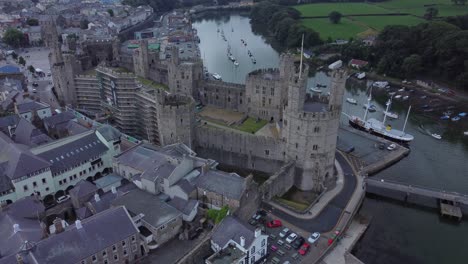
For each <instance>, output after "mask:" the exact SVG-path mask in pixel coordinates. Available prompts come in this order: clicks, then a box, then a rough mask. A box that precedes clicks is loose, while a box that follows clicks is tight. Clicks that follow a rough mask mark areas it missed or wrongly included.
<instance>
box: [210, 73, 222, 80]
mask: <svg viewBox="0 0 468 264" xmlns="http://www.w3.org/2000/svg"><path fill="white" fill-rule="evenodd" d="M212 76H213V78H214V79H215V80H221V75H219V74H217V73H214V74H213V75H212Z"/></svg>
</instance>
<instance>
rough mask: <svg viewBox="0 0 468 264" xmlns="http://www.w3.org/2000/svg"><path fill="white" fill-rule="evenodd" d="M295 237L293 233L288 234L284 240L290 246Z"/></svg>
mask: <svg viewBox="0 0 468 264" xmlns="http://www.w3.org/2000/svg"><path fill="white" fill-rule="evenodd" d="M296 238H297V235H296V234H295V233H291V234H289V236H288V237H287V238H286V242H288V243H289V244H291V243H292V242H293V241H294V240H296Z"/></svg>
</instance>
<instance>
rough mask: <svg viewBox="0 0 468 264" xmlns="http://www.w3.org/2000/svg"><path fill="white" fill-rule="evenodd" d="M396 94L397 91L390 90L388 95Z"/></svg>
mask: <svg viewBox="0 0 468 264" xmlns="http://www.w3.org/2000/svg"><path fill="white" fill-rule="evenodd" d="M395 94H396V92H389V93H388V95H392V96H393V95H395Z"/></svg>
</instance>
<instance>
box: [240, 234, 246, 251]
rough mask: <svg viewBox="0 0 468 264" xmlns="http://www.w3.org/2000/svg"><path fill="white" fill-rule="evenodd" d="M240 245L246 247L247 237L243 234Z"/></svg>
mask: <svg viewBox="0 0 468 264" xmlns="http://www.w3.org/2000/svg"><path fill="white" fill-rule="evenodd" d="M240 246H241V247H243V248H245V237H243V236H241V237H240Z"/></svg>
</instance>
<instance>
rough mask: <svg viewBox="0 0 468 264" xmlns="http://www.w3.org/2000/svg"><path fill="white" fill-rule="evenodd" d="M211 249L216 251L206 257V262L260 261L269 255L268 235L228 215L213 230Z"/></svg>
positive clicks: (243, 263)
mask: <svg viewBox="0 0 468 264" xmlns="http://www.w3.org/2000/svg"><path fill="white" fill-rule="evenodd" d="M211 249H212V250H213V251H214V252H215V253H214V254H213V255H211V256H210V257H209V258H207V259H206V261H205V263H206V264H224V263H230V264H253V263H260V262H261V261H262V260H263V259H265V257H266V256H267V251H268V236H267V235H265V234H262V231H261V230H260V229H253V227H251V226H247V225H246V224H244V223H243V222H241V220H239V219H237V218H235V217H232V216H227V217H226V218H225V219H224V220H223V221H222V222H221V224H220V225H219V226H218V227H216V230H215V231H214V232H213V235H212V237H211Z"/></svg>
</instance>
